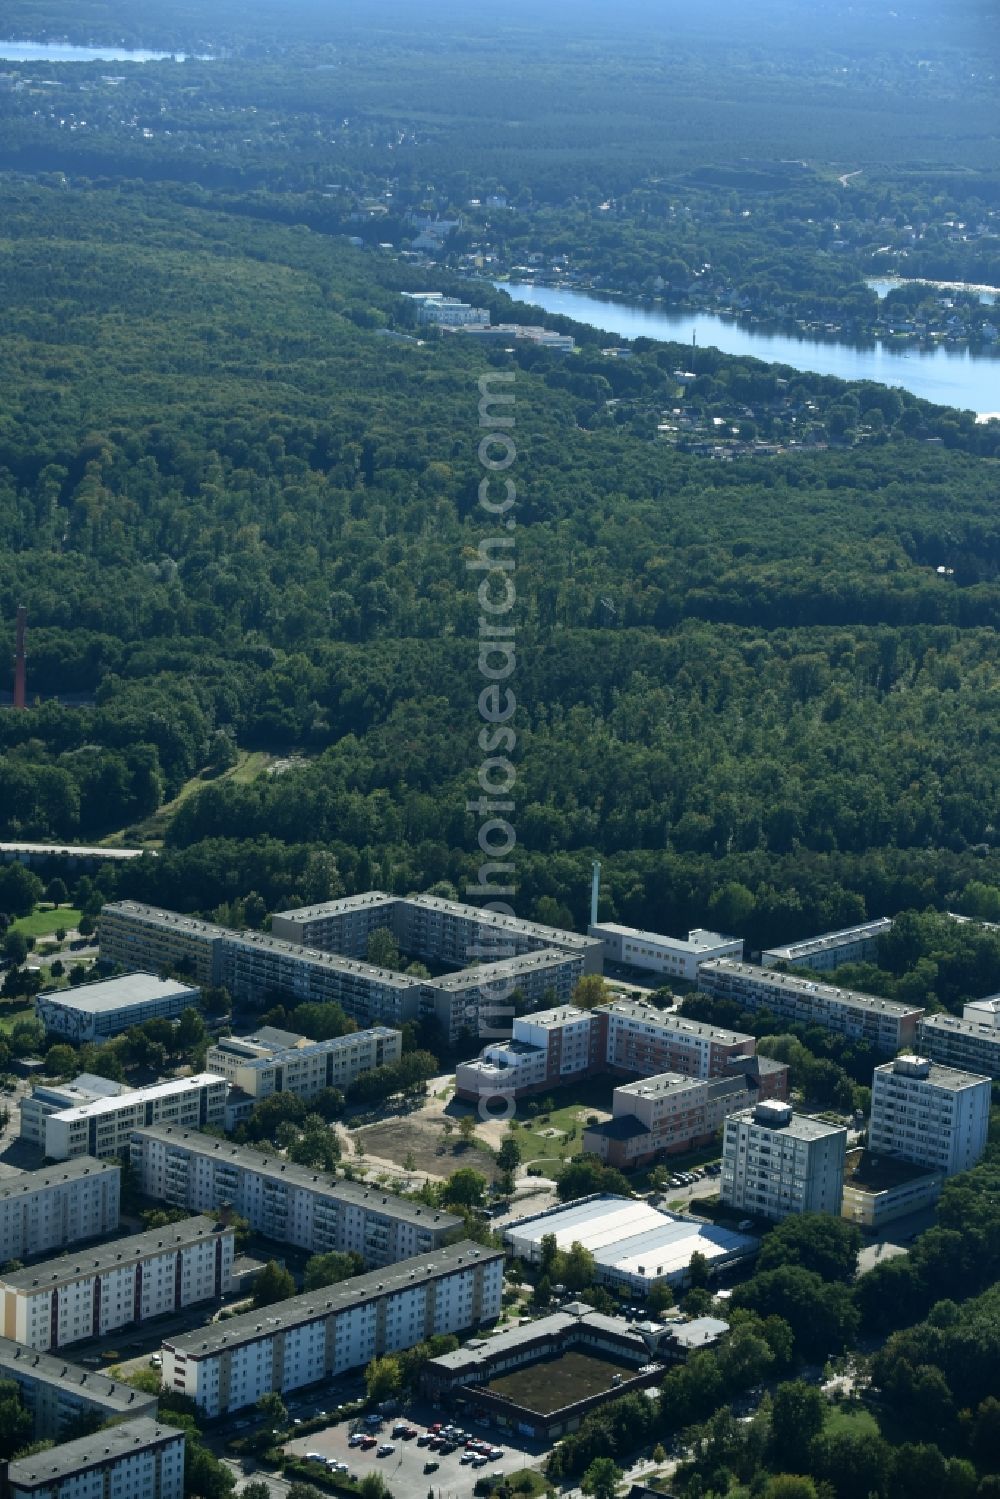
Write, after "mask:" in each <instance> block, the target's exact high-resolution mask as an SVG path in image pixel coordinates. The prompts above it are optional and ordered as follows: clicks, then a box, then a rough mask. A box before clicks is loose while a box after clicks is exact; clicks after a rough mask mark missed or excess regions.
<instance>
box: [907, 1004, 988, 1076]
mask: <svg viewBox="0 0 1000 1499" xmlns="http://www.w3.org/2000/svg"><path fill="white" fill-rule="evenodd" d="M917 1047H918V1050H919V1052H920V1054H921V1056H924V1057H930V1058H931V1060H932V1061H934V1062H941V1063H942V1064H943V1065H944V1066H946V1067H960V1068H962V1069H964V1070H965V1071H967V1072H976V1073H979V1074H980V1076H984V1077H1000V1025H998V1024H997V1021H996V1016H986V1017H985V1018H984V1019H973V1018H970V1017H968V1016H966V1017H965V1018H964V1019H962V1020H959V1018H958V1016H957V1015H945V1014H940V1015H925V1016H924V1018H923V1019H922V1020H921V1022H920V1027H919V1033H918V1041H917Z"/></svg>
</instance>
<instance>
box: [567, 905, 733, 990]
mask: <svg viewBox="0 0 1000 1499" xmlns="http://www.w3.org/2000/svg"><path fill="white" fill-rule="evenodd" d="M587 930H588V931H589V933H590V935H591V936H592V937H597V938H599V939H600V943H601V947H602V949H603V953H604V961H605V963H622V964H624V965H625V966H627V967H629V968H642V969H645V970H647V971H648V972H649V973H662V974H664V975H665V976H666V977H667V978H675V979H684V980H685V981H686V982H687V983H692V984H693V983H694V981H695V979H696V978H697V977H698V964H699V963H704V962H705V961H706V959H708V958H736V959H737V960H741V959H742V957H743V939H742V938H741V937H724V936H723V935H722V933H721V932H708V931H704V930H702V928H700V927H699V928H697V929H696V930H695V931H693V932H688V934H687V938H686V939H685V938H683V937H665V936H664V935H663V934H662V933H661V932H643V931H640V930H638V928H636V927H634V926H619V925H618V923H617V922H614V921H601V922H598V923H597V925H596V926H591V927H588V929H587Z"/></svg>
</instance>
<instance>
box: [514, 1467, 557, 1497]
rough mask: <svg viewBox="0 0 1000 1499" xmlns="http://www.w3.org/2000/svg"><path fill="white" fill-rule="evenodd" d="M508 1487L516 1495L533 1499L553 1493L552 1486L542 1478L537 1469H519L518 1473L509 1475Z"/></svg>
mask: <svg viewBox="0 0 1000 1499" xmlns="http://www.w3.org/2000/svg"><path fill="white" fill-rule="evenodd" d="M507 1487H508V1488H511V1489H513V1490H514V1493H515V1494H528V1495H530V1496H531V1499H536V1496H537V1495H539V1494H548V1493H551V1492H552V1485H551V1484H550V1483H549V1482H548V1481H547V1479H545V1478H543V1477H542V1475H541V1473H539V1472H538V1469H537V1468H518V1470H517V1472H516V1473H508V1474H507Z"/></svg>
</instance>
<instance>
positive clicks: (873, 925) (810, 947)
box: [765, 916, 892, 960]
mask: <svg viewBox="0 0 1000 1499" xmlns="http://www.w3.org/2000/svg"><path fill="white" fill-rule="evenodd" d="M891 926H892V918H891V917H890V916H879V917H876V919H875V920H874V921H862V922H859V923H858V925H857V926H845V927H841V928H840V930H839V931H837V932H821V933H820V934H819V936H818V937H802V938H800V940H799V941H798V942H786V943H785V945H784V946H783V947H768V948H766V949H765V951H766V953H767V956H768V957H774V958H786V959H789V960H791V958H792V957H793V956H794V957H803V956H807V955H808V954H809V953H813V952H823V951H824V950H825V949H826V948H829V947H846V946H847V945H848V944H849V943H851V942H858V941H861V940H863V939H864V938H866V937H874V936H875V935H876V934H877V933H879V932H885V931H888V930H889V928H890V927H891Z"/></svg>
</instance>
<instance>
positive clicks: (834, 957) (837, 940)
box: [720, 916, 892, 973]
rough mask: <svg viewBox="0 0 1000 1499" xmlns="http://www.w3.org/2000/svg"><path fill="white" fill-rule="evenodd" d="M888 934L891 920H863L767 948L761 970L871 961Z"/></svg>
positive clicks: (822, 967) (817, 968)
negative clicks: (779, 964)
mask: <svg viewBox="0 0 1000 1499" xmlns="http://www.w3.org/2000/svg"><path fill="white" fill-rule="evenodd" d="M890 931H892V921H891V920H890V919H889V917H887V916H882V917H880V918H879V919H878V920H877V921H863V922H861V923H859V925H858V926H848V927H843V928H842V929H841V930H840V931H838V932H824V933H823V934H822V936H819V937H804V938H802V940H801V941H799V942H789V943H788V944H787V945H786V946H784V947H769V948H767V949H766V950H765V951H764V952H762V953H761V955H760V961H761V964H762V966H763V967H765V968H770V967H771V966H772V964H774V963H787V964H788V965H789V967H793V968H811V969H812V970H813V971H814V972H816V973H823V972H826V971H828V970H829V969H831V968H839V967H840V965H841V964H842V963H868V962H873V961H874V960H875V959H876V958H877V957H878V940H879V938H880V937H882V936H884V935H885V933H886V932H890ZM720 956H721V954H720ZM740 956H741V957H742V953H741V954H740Z"/></svg>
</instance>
